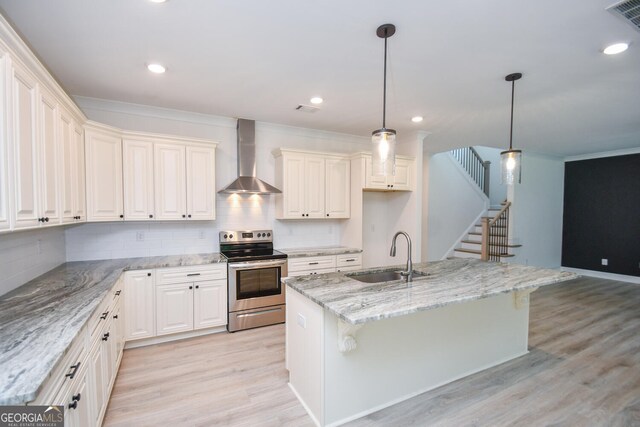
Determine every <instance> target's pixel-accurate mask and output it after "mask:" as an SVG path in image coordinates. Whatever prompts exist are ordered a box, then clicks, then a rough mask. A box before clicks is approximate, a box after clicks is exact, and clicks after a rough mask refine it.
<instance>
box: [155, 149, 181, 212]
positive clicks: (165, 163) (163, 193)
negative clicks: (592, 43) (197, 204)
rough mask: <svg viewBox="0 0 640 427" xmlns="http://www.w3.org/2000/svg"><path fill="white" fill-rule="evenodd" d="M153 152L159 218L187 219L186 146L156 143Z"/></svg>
mask: <svg viewBox="0 0 640 427" xmlns="http://www.w3.org/2000/svg"><path fill="white" fill-rule="evenodd" d="M153 154H154V159H155V171H154V175H155V198H156V215H157V219H159V220H168V219H183V218H185V219H186V218H187V196H186V184H185V182H186V173H185V147H184V146H182V145H176V144H166V143H156V144H154V147H153Z"/></svg>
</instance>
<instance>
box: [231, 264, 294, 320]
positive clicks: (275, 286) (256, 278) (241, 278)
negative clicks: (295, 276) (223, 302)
mask: <svg viewBox="0 0 640 427" xmlns="http://www.w3.org/2000/svg"><path fill="white" fill-rule="evenodd" d="M228 266H229V270H228V273H229V275H228V278H229V312H235V311H240V310H248V309H252V308H259V307H268V306H271V305H279V304H284V303H285V296H284V295H285V294H284V286H283V285H282V281H281V280H280V279H281V278H282V277H286V276H287V260H286V259H278V260H265V261H248V262H237V263H236V262H232V263H229V264H228Z"/></svg>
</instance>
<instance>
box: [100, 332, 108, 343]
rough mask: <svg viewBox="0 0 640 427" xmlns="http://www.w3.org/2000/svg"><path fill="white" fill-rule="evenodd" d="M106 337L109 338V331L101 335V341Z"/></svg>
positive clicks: (105, 339)
mask: <svg viewBox="0 0 640 427" xmlns="http://www.w3.org/2000/svg"><path fill="white" fill-rule="evenodd" d="M108 339H109V332H107V333H105V334H104V335H103V336H102V341H107V340H108Z"/></svg>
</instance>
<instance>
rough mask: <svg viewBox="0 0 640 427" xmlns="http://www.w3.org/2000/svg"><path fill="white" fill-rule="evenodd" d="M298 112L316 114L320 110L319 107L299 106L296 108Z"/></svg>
mask: <svg viewBox="0 0 640 427" xmlns="http://www.w3.org/2000/svg"><path fill="white" fill-rule="evenodd" d="M296 110H298V111H302V112H303V113H315V112H316V111H318V110H319V108H318V107H314V106H313V105H302V104H300V105H298V106H297V107H296Z"/></svg>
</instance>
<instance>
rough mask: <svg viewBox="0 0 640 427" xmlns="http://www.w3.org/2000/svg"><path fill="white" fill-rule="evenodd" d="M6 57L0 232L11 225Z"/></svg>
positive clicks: (2, 62) (0, 118)
mask: <svg viewBox="0 0 640 427" xmlns="http://www.w3.org/2000/svg"><path fill="white" fill-rule="evenodd" d="M6 61H7V57H6V55H5V56H4V57H2V56H0V82H3V83H2V84H0V230H8V229H9V227H10V226H11V224H10V223H9V211H10V208H9V151H8V149H9V136H8V135H7V126H6V125H7V119H8V115H7V110H8V109H9V108H10V106H9V96H8V93H7V89H8V88H7V86H6V85H5V84H4V82H5V78H6V70H7V69H6Z"/></svg>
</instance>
